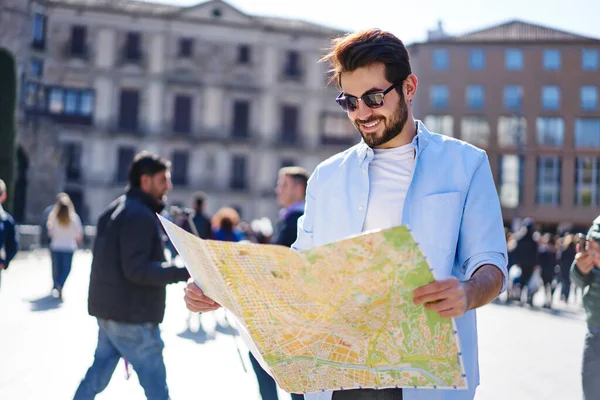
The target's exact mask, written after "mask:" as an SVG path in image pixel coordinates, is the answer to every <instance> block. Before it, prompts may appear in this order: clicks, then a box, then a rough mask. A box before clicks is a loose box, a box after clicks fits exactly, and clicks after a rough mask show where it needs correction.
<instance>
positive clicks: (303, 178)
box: [279, 166, 309, 189]
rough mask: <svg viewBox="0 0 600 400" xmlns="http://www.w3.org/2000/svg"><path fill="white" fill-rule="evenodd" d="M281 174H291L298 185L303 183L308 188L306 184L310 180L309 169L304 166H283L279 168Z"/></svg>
mask: <svg viewBox="0 0 600 400" xmlns="http://www.w3.org/2000/svg"><path fill="white" fill-rule="evenodd" d="M279 175H283V176H289V177H290V178H292V180H293V181H294V183H296V184H297V185H302V186H303V187H304V188H305V189H306V185H307V182H308V177H309V175H308V171H306V170H305V169H304V168H302V167H295V166H291V167H283V168H281V169H280V170H279Z"/></svg>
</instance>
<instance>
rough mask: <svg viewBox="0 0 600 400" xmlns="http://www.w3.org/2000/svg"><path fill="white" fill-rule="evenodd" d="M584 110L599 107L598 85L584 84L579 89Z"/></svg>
mask: <svg viewBox="0 0 600 400" xmlns="http://www.w3.org/2000/svg"><path fill="white" fill-rule="evenodd" d="M579 96H580V104H581V109H582V110H596V109H598V88H597V87H596V86H582V87H581V88H580V89H579Z"/></svg>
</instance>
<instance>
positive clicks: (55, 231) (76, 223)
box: [48, 214, 83, 251]
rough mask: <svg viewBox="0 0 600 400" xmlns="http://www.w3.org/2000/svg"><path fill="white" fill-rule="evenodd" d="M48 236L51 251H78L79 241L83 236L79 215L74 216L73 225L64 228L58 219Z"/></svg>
mask: <svg viewBox="0 0 600 400" xmlns="http://www.w3.org/2000/svg"><path fill="white" fill-rule="evenodd" d="M48 234H49V235H50V249H51V250H57V251H74V250H75V249H77V239H78V238H79V237H81V236H82V235H83V227H82V225H81V220H80V219H79V216H78V215H77V214H74V215H73V219H72V220H71V223H70V224H69V225H67V226H63V225H61V224H60V223H59V222H58V219H56V220H54V222H53V224H52V225H51V227H50V228H49V229H48Z"/></svg>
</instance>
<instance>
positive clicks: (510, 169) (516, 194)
mask: <svg viewBox="0 0 600 400" xmlns="http://www.w3.org/2000/svg"><path fill="white" fill-rule="evenodd" d="M523 165H524V162H523V159H522V158H521V157H519V156H517V155H515V154H505V155H503V156H501V157H500V170H499V172H500V204H502V206H503V207H506V208H516V207H517V206H518V205H519V203H520V201H521V182H522V178H523Z"/></svg>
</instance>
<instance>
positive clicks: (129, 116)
mask: <svg viewBox="0 0 600 400" xmlns="http://www.w3.org/2000/svg"><path fill="white" fill-rule="evenodd" d="M139 107H140V92H139V91H137V90H136V89H122V90H121V96H120V102H119V128H121V129H123V130H126V131H132V132H135V131H137V130H138V111H139Z"/></svg>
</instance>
